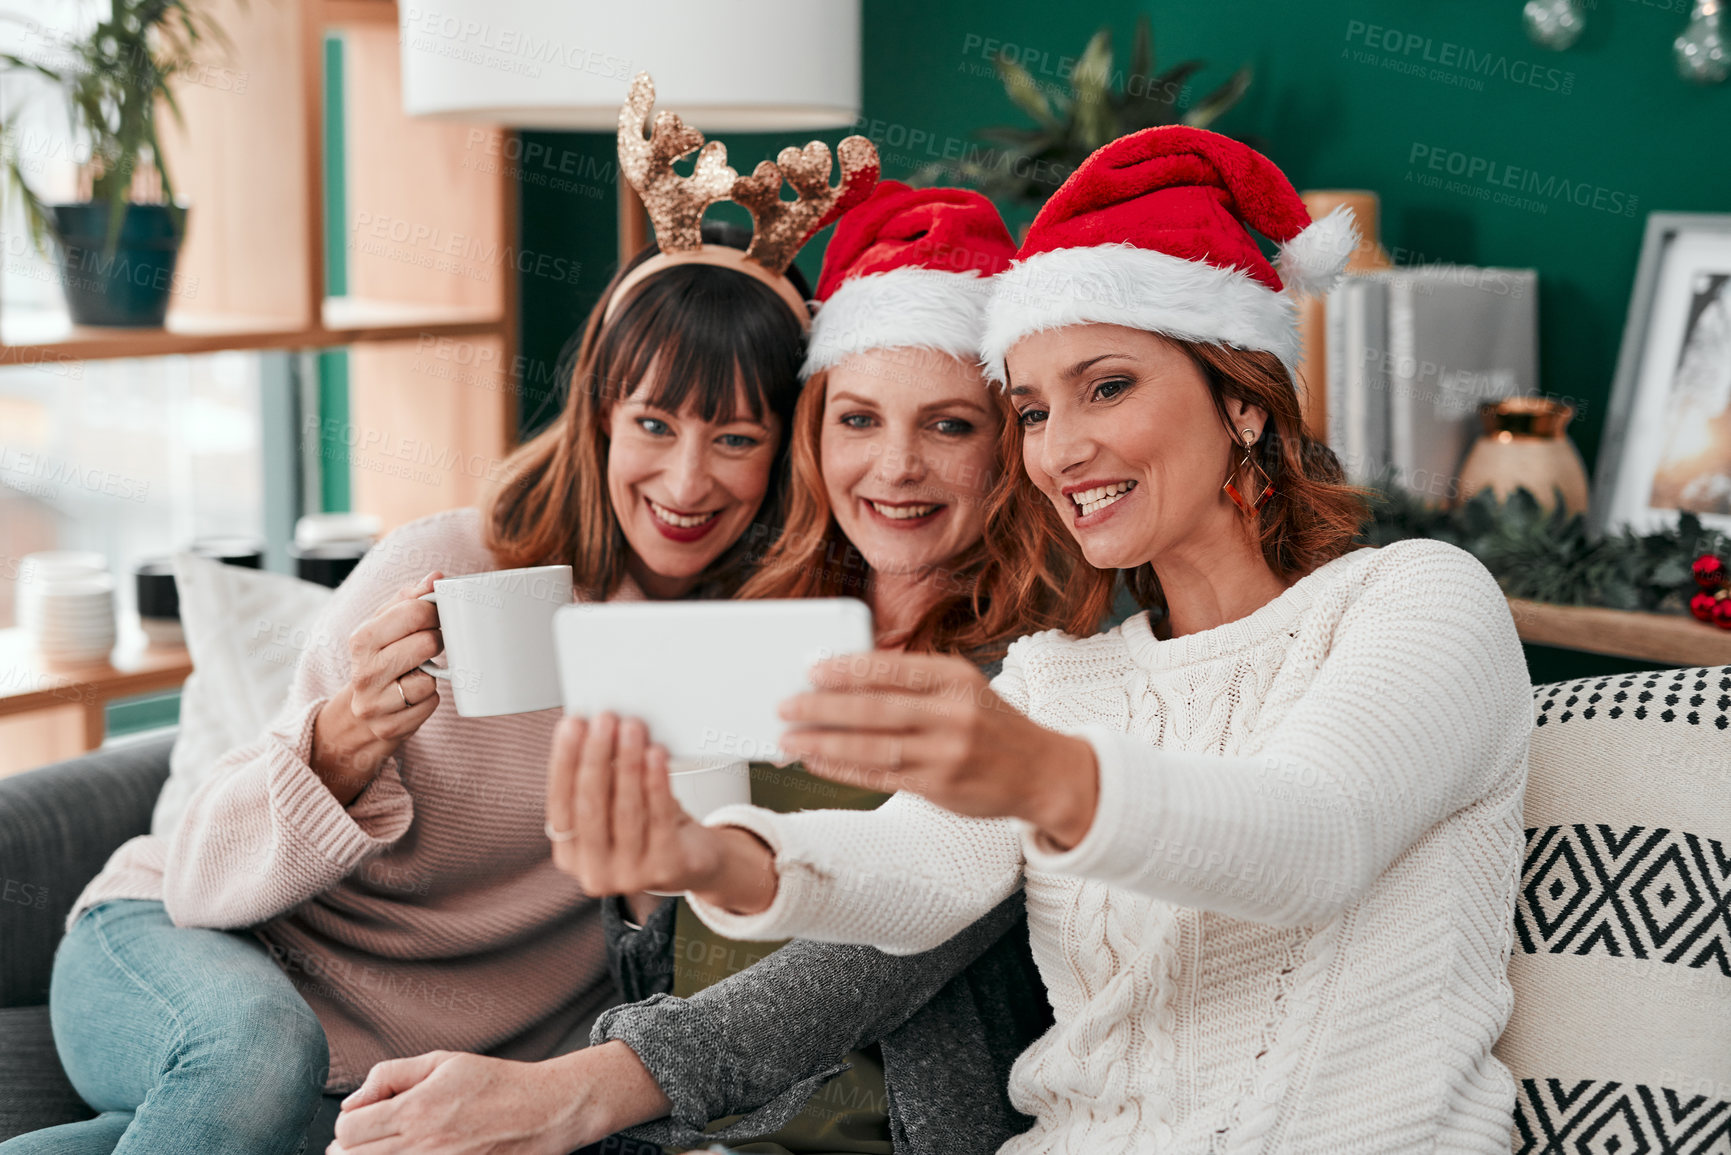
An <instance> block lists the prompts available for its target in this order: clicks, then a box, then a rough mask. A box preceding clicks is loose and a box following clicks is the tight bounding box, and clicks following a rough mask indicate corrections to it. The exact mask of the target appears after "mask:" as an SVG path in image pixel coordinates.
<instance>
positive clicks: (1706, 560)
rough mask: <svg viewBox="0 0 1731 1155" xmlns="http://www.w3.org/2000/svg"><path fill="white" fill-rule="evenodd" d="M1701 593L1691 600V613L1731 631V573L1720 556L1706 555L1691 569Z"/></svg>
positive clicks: (1699, 558) (1696, 560) (1696, 561)
mask: <svg viewBox="0 0 1731 1155" xmlns="http://www.w3.org/2000/svg"><path fill="white" fill-rule="evenodd" d="M1690 568H1691V569H1692V570H1693V571H1694V574H1695V584H1696V585H1697V586H1699V587H1700V592H1699V593H1697V594H1696V595H1695V596H1694V597H1692V598H1690V599H1689V612H1690V613H1692V614H1694V615H1695V616H1696V617H1698V618H1700V619H1701V620H1702V621H1704V622H1712V623H1713V624H1714V625H1716V626H1718V627H1719V628H1720V629H1722V630H1731V572H1728V571H1727V570H1726V568H1725V559H1724V558H1721V557H1720V556H1719V555H1718V554H1712V553H1704V554H1702V555H1701V556H1700V557H1698V558H1696V559H1695V564H1694V565H1693V566H1691V567H1690Z"/></svg>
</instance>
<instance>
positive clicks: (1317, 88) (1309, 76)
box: [522, 0, 1731, 677]
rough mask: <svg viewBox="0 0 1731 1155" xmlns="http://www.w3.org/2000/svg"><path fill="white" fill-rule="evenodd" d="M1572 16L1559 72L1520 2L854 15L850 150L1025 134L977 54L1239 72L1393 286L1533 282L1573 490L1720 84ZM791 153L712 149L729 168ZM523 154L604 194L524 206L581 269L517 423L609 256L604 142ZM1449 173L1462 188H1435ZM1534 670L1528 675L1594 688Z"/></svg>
mask: <svg viewBox="0 0 1731 1155" xmlns="http://www.w3.org/2000/svg"><path fill="white" fill-rule="evenodd" d="M1586 5H1587V7H1588V9H1589V10H1588V12H1587V30H1586V32H1585V33H1584V34H1583V36H1582V38H1581V40H1580V41H1579V42H1578V43H1577V44H1576V45H1575V47H1574V48H1572V49H1571V50H1570V51H1568V52H1563V53H1555V52H1549V51H1547V50H1545V49H1542V48H1540V47H1538V46H1537V45H1534V44H1532V43H1531V42H1530V41H1528V39H1527V38H1526V35H1525V33H1524V31H1523V30H1522V28H1521V24H1520V9H1521V5H1520V3H1518V2H1517V0H1381V2H1377V3H1370V2H1367V0H1358V2H1354V3H1337V2H1334V0H1315V2H1312V3H1309V4H1302V5H1301V4H1294V3H1291V2H1290V0H1280V2H1277V0H1207V2H1206V3H1190V4H1160V5H1153V4H1147V3H1132V2H1127V0H1107V2H1101V3H1094V4H1088V5H1079V4H1052V3H1051V2H1050V0H1040V2H1034V0H944V2H943V3H932V2H931V0H865V3H864V7H865V38H864V108H863V110H862V125H861V126H860V130H861V131H864V132H866V134H867V135H870V136H872V137H873V138H874V139H876V140H877V141H878V143H879V148H880V150H881V152H882V153H883V156H884V160H885V175H887V176H891V177H901V176H906V175H907V174H908V173H909V172H910V171H912V169H913V168H915V167H917V166H918V165H920V164H923V163H925V162H926V161H927V160H930V159H937V158H942V157H943V156H944V155H945V152H946V150H947V149H948V150H952V155H953V150H955V149H957V148H959V147H960V146H961V144H962V143H964V142H969V141H971V140H972V139H973V134H974V132H975V130H976V129H978V128H980V127H982V126H986V125H993V124H1025V123H1026V122H1025V121H1024V120H1023V118H1022V117H1021V114H1020V113H1018V112H1017V111H1016V110H1015V108H1014V107H1013V106H1011V105H1010V104H1009V103H1008V101H1007V100H1006V99H1005V97H1004V95H1003V91H1002V88H1001V86H1000V85H999V83H998V81H997V80H996V78H995V76H994V75H993V74H992V70H991V66H990V56H989V54H990V53H991V52H992V51H994V50H996V49H998V48H999V47H1000V46H1004V45H1014V46H1015V48H1014V51H1015V53H1016V54H1017V55H1018V56H1019V57H1021V58H1022V59H1023V60H1024V62H1025V63H1026V64H1027V65H1028V67H1029V69H1030V71H1032V72H1033V73H1034V74H1035V76H1036V78H1037V79H1039V80H1040V81H1041V82H1042V83H1046V84H1051V85H1056V86H1061V85H1062V84H1063V83H1064V80H1063V77H1064V75H1065V73H1066V69H1067V67H1068V66H1067V64H1066V59H1065V58H1073V57H1074V56H1075V55H1077V54H1078V53H1079V52H1080V50H1081V48H1082V46H1083V45H1084V44H1085V43H1086V41H1087V39H1088V37H1089V35H1090V34H1091V33H1092V32H1093V30H1094V29H1095V28H1097V27H1099V26H1101V25H1108V24H1109V25H1111V26H1112V27H1113V28H1114V29H1115V31H1116V33H1117V37H1116V41H1117V45H1118V48H1119V56H1120V60H1122V59H1124V58H1127V57H1128V55H1129V43H1130V34H1131V31H1132V28H1133V26H1134V21H1135V18H1136V16H1137V15H1138V14H1139V13H1141V12H1144V11H1146V12H1148V13H1149V15H1150V16H1151V18H1152V20H1153V26H1154V43H1155V50H1156V68H1157V70H1158V69H1164V68H1165V67H1167V66H1169V65H1171V64H1173V63H1176V62H1177V61H1179V60H1182V59H1187V58H1192V57H1199V58H1201V59H1203V60H1206V61H1207V62H1208V66H1207V67H1206V68H1204V69H1203V70H1201V71H1200V72H1199V73H1197V74H1196V76H1195V77H1194V78H1193V80H1192V85H1193V89H1194V91H1195V93H1196V94H1198V95H1199V94H1201V93H1205V92H1207V91H1209V90H1211V89H1212V88H1213V87H1214V86H1215V85H1217V84H1219V83H1220V82H1221V81H1222V80H1224V79H1225V78H1226V77H1227V76H1228V75H1229V74H1230V73H1231V71H1232V70H1233V69H1234V68H1235V67H1237V66H1238V65H1239V64H1241V63H1245V62H1249V63H1250V64H1252V65H1253V66H1254V68H1255V81H1254V83H1253V84H1252V86H1251V88H1250V91H1249V93H1248V94H1247V95H1246V97H1245V98H1244V100H1243V101H1241V102H1240V103H1239V105H1238V106H1237V107H1236V108H1235V109H1233V111H1232V112H1231V113H1229V114H1228V115H1227V116H1226V117H1225V118H1224V119H1223V120H1222V121H1221V122H1220V123H1219V124H1218V125H1217V126H1216V127H1218V128H1220V129H1221V130H1222V131H1225V132H1228V133H1230V134H1232V135H1235V136H1242V137H1247V138H1248V137H1254V138H1256V139H1257V140H1258V141H1259V143H1260V144H1261V145H1262V147H1264V148H1265V150H1266V151H1267V152H1268V154H1269V156H1270V157H1271V158H1272V159H1273V160H1274V161H1275V162H1276V163H1277V164H1279V165H1280V166H1281V168H1282V169H1284V170H1285V172H1286V173H1287V175H1288V176H1289V177H1291V179H1292V182H1293V184H1294V185H1296V186H1297V187H1298V188H1300V189H1304V188H1323V187H1336V188H1369V189H1373V190H1375V191H1377V192H1378V193H1379V194H1380V195H1381V197H1382V203H1383V223H1382V229H1381V238H1382V241H1383V244H1384V245H1385V246H1386V247H1387V248H1388V249H1389V250H1390V251H1391V253H1392V254H1393V255H1394V256H1395V258H1396V260H1397V262H1398V263H1401V264H1419V263H1433V262H1459V263H1464V264H1478V265H1506V266H1516V267H1533V268H1537V269H1538V270H1539V272H1540V367H1541V368H1540V387H1541V389H1542V390H1543V391H1545V392H1547V393H1550V394H1553V395H1557V396H1562V397H1567V398H1572V399H1574V404H1575V406H1576V409H1577V411H1578V414H1579V415H1578V416H1577V418H1576V420H1575V423H1574V425H1573V426H1572V427H1571V433H1572V434H1573V436H1574V438H1575V441H1576V443H1577V444H1578V445H1579V446H1580V448H1581V452H1582V454H1583V456H1585V458H1586V460H1587V465H1588V468H1589V469H1591V468H1592V467H1593V466H1594V464H1595V458H1596V454H1597V450H1598V444H1599V439H1600V436H1601V433H1602V431H1603V428H1604V421H1605V411H1606V407H1607V404H1608V401H1609V397H1610V383H1611V374H1612V371H1613V368H1614V365H1615V361H1616V356H1617V344H1618V341H1619V339H1620V336H1621V333H1622V328H1623V320H1624V315H1625V312H1626V310H1627V308H1628V301H1629V293H1630V287H1631V282H1632V279H1633V277H1634V271H1635V261H1636V257H1637V255H1638V252H1639V248H1640V242H1641V231H1642V228H1643V225H1644V222H1645V218H1646V214H1647V213H1648V212H1650V211H1656V210H1657V211H1679V212H1731V83H1727V84H1723V85H1719V86H1715V87H1707V88H1701V87H1696V86H1693V85H1689V84H1686V83H1685V82H1684V81H1682V80H1681V79H1680V78H1679V77H1678V76H1677V75H1676V72H1675V70H1674V67H1673V64H1672V59H1671V41H1672V39H1673V38H1674V37H1675V36H1676V35H1677V33H1678V32H1679V31H1681V30H1682V27H1683V24H1684V22H1685V20H1686V19H1687V0H1586ZM1427 58H1428V59H1427ZM1439 68H1440V69H1441V72H1442V75H1433V70H1437V69H1439ZM1462 80H1465V81H1468V82H1469V83H1468V84H1462V83H1459V81H1462ZM1475 89H1476V90H1475ZM839 135H840V134H837V133H830V134H826V139H828V140H830V141H832V142H833V141H834V140H835V139H837V137H838V136H839ZM800 139H802V137H801V135H800V134H792V135H788V136H776V137H752V136H730V137H728V139H727V143H728V146H729V152H730V157H731V159H732V160H733V162H734V164H735V166H736V167H740V168H746V167H749V166H750V165H752V164H754V163H756V161H757V160H758V159H759V158H761V157H766V156H770V155H773V152H774V150H775V149H776V148H779V147H780V146H781V145H782V144H784V143H797V142H799V140H800ZM525 144H526V145H540V146H541V149H542V151H543V152H544V153H545V154H546V155H548V156H554V155H558V154H564V153H572V152H575V153H578V154H580V155H581V156H582V157H584V158H587V160H588V162H589V163H590V166H591V170H592V171H593V172H596V173H599V172H600V171H601V170H602V168H604V169H605V177H606V179H605V180H595V181H592V182H591V184H592V185H593V186H594V188H595V189H598V190H599V193H600V195H596V194H595V192H594V191H588V192H581V193H574V192H572V191H570V190H569V189H566V190H563V191H561V190H558V189H556V188H555V187H553V186H554V185H555V184H557V182H556V181H553V180H548V181H547V183H544V184H534V183H525V185H524V190H523V202H522V207H523V214H522V228H523V247H524V248H525V249H527V250H532V251H533V250H539V249H542V248H546V249H548V250H551V251H556V252H560V253H564V254H566V255H568V256H569V257H570V258H571V259H575V260H577V261H580V262H581V265H582V268H581V275H580V276H579V277H577V278H576V279H575V280H574V281H572V282H561V283H559V284H549V283H545V281H544V280H538V279H537V278H536V277H534V276H532V275H525V277H524V278H523V331H522V345H523V352H524V354H525V355H526V357H527V359H528V360H527V368H526V370H525V376H526V381H525V388H526V396H525V404H524V407H523V408H524V413H525V415H526V416H527V415H529V414H531V413H533V412H534V410H535V408H536V404H535V397H536V394H535V389H536V387H537V386H538V385H539V384H540V383H542V382H544V381H547V380H550V378H551V372H550V367H551V360H552V358H554V357H555V356H556V355H557V353H558V350H559V346H560V345H561V344H562V343H563V341H564V340H565V338H566V337H567V336H568V335H569V334H570V333H571V332H572V331H574V330H575V328H576V327H577V326H578V325H579V324H580V323H581V320H582V317H583V315H584V313H585V312H586V311H587V309H588V307H589V306H590V305H591V304H592V303H593V301H594V299H595V297H596V296H597V295H598V294H599V291H600V288H601V286H602V285H603V284H604V283H605V281H606V279H607V276H608V275H609V274H610V272H611V264H612V260H613V248H614V244H615V234H614V221H613V200H612V194H611V180H612V168H611V163H612V141H611V138H610V137H605V136H595V135H573V134H551V133H542V134H530V135H528V136H527V137H526V138H525ZM1433 161H1434V163H1436V164H1437V165H1439V166H1440V168H1439V169H1433V168H1432V167H1430V166H1431V164H1432V163H1433ZM567 163H569V161H567ZM1451 166H1452V167H1456V168H1461V169H1467V170H1469V172H1470V173H1471V175H1470V176H1468V175H1465V174H1463V175H1462V176H1460V177H1452V176H1451V175H1450V173H1449V171H1448V170H1449V169H1450V167H1451ZM1492 166H1495V167H1494V168H1493V167H1492ZM1516 169H1518V170H1521V171H1520V172H1518V173H1516V172H1513V170H1516ZM1491 179H1495V180H1499V181H1501V180H1512V181H1514V182H1516V185H1517V189H1516V190H1515V192H1513V193H1510V194H1509V195H1508V196H1507V199H1505V200H1504V201H1502V202H1499V201H1497V200H1495V199H1493V198H1495V197H1496V196H1497V195H1498V194H1500V193H1505V191H1506V189H1505V187H1504V186H1501V185H1493V184H1491V183H1490V181H1491ZM1451 180H1453V181H1456V182H1458V183H1456V184H1454V185H1452V186H1451V185H1450V183H1449V182H1450V181H1451ZM1523 184H1524V185H1525V187H1526V188H1527V190H1528V191H1527V192H1525V193H1520V192H1519V186H1521V185H1523ZM603 186H605V187H603ZM1546 189H1549V190H1550V191H1549V193H1548V195H1547V193H1546V191H1545V190H1546ZM1572 198H1580V199H1581V200H1583V201H1585V202H1586V203H1585V204H1578V203H1575V200H1574V199H1572ZM1510 201H1513V202H1515V203H1509V202H1510ZM1595 201H1596V202H1597V205H1596V207H1595V204H1594V202H1595ZM1012 223H1015V221H1012ZM820 255H821V254H820V252H819V251H818V248H817V246H811V247H808V249H807V252H806V254H805V256H804V258H803V259H802V260H801V262H800V263H801V266H802V267H804V268H806V269H807V271H808V272H815V268H816V262H817V260H818V258H819V257H820ZM538 365H541V366H544V367H540V368H538V367H537V366H538ZM538 374H539V375H540V381H537V380H536V378H537V375H538ZM1530 657H1531V658H1532V659H1533V664H1534V673H1535V675H1537V674H1539V673H1540V672H1541V668H1542V670H1543V672H1544V673H1545V674H1547V675H1549V676H1555V677H1564V676H1573V674H1574V673H1575V671H1576V670H1577V669H1578V670H1579V671H1580V672H1581V673H1583V674H1584V673H1586V672H1588V671H1591V672H1600V671H1602V670H1603V669H1604V668H1605V664H1604V660H1601V659H1587V658H1581V659H1579V661H1578V663H1577V662H1576V660H1575V658H1574V657H1573V656H1567V655H1559V654H1556V653H1549V654H1539V653H1533V654H1531V655H1530ZM1619 668H1621V667H1619ZM1631 668H1632V667H1631Z"/></svg>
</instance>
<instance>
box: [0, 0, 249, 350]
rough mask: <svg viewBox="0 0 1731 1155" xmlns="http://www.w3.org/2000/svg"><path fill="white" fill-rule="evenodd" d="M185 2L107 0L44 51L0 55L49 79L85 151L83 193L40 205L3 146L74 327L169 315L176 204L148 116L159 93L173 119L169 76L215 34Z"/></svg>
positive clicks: (179, 209)
mask: <svg viewBox="0 0 1731 1155" xmlns="http://www.w3.org/2000/svg"><path fill="white" fill-rule="evenodd" d="M195 2H196V0H110V3H109V4H108V6H107V7H108V12H107V13H106V15H105V16H104V17H103V18H102V19H101V20H100V21H99V22H98V23H97V24H96V26H95V27H94V28H92V29H91V30H90V31H89V32H88V33H87V34H86V35H84V36H82V37H71V38H65V39H63V40H61V41H60V42H58V43H56V44H55V45H54V50H53V51H52V52H49V53H43V54H41V55H39V56H37V57H35V58H30V57H26V56H21V55H18V54H15V53H0V67H4V68H6V69H8V70H22V71H25V72H29V73H34V74H36V75H38V76H42V77H46V78H47V79H48V80H49V81H51V82H53V83H54V84H55V85H57V86H58V87H59V89H60V90H61V92H62V93H64V95H65V98H66V101H67V107H68V110H69V112H70V115H71V121H72V125H73V131H74V133H75V134H76V135H77V137H78V140H79V143H80V144H81V145H86V144H87V145H88V147H89V150H90V159H89V160H88V161H87V162H85V164H84V165H83V167H82V169H81V173H80V176H81V183H83V184H85V185H87V187H88V196H87V198H86V199H84V200H81V201H76V202H72V203H68V204H48V203H45V202H44V201H43V200H42V199H41V198H40V197H39V196H38V195H37V194H36V193H35V192H34V191H33V190H32V189H31V187H30V185H29V183H28V182H27V181H26V179H25V176H24V171H23V168H22V166H21V158H20V156H19V155H18V150H17V149H16V148H14V147H9V148H8V149H7V150H6V177H7V184H8V185H9V186H10V187H11V188H12V189H13V190H15V191H16V192H17V193H18V195H19V197H20V199H21V200H22V202H23V206H24V214H25V219H26V220H27V222H28V224H29V227H30V232H31V235H32V237H33V238H34V239H35V242H36V245H37V247H38V248H39V249H40V250H42V251H43V252H44V254H47V253H48V250H49V247H50V245H49V242H52V247H53V249H54V250H55V253H56V255H57V256H58V262H57V263H58V265H59V268H60V277H61V286H62V288H63V290H64V291H65V294H66V305H67V308H68V310H69V311H70V312H71V314H72V320H73V321H74V323H76V324H80V325H114V326H126V327H147V326H160V325H161V324H162V320H163V317H164V315H165V314H166V313H167V312H168V301H169V295H170V289H171V287H172V285H173V281H174V266H175V261H176V259H177V258H178V257H179V254H180V245H181V241H182V240H183V239H184V237H185V235H186V213H187V210H186V206H185V205H182V204H180V203H179V202H178V201H177V200H176V198H175V195H174V183H173V181H172V179H171V178H170V176H169V172H168V164H167V159H166V158H165V157H164V156H163V154H162V146H161V143H160V141H159V140H158V138H157V131H156V127H157V120H156V117H157V111H158V107H159V106H158V102H159V101H160V104H161V107H164V108H167V109H168V110H169V112H170V113H172V114H173V115H174V116H175V117H176V118H177V119H178V118H179V116H180V110H179V108H178V107H177V105H176V104H175V99H174V93H173V92H172V91H171V90H170V87H169V82H170V81H171V80H172V79H173V78H174V77H175V76H176V75H177V74H179V73H181V72H183V71H185V70H187V69H188V68H191V67H193V65H194V61H193V59H192V53H193V51H194V50H195V49H196V48H198V46H200V45H201V44H203V43H205V42H207V41H209V40H212V39H217V38H219V37H220V35H221V34H220V31H219V30H218V29H217V28H216V26H215V25H214V24H212V23H211V22H210V20H209V19H208V17H206V16H205V15H204V14H202V13H200V12H198V11H197V10H196V8H195V6H194V4H195ZM16 128H17V125H16V114H10V115H7V114H3V113H0V133H4V134H5V135H6V136H7V137H9V138H10V137H12V136H13V135H14V134H15V132H16ZM81 191H83V190H81ZM51 259H52V258H51Z"/></svg>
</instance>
